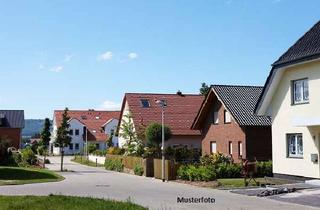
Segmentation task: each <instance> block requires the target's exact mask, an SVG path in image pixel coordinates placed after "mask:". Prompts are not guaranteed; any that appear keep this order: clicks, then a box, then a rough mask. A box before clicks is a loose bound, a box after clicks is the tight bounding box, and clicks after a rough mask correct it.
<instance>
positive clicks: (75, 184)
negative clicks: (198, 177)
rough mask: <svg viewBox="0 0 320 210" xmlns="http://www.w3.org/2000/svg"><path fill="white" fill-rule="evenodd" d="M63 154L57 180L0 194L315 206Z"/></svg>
mask: <svg viewBox="0 0 320 210" xmlns="http://www.w3.org/2000/svg"><path fill="white" fill-rule="evenodd" d="M49 159H50V161H51V164H48V165H47V166H48V168H49V169H51V170H59V166H60V165H59V162H60V159H59V157H50V158H49ZM70 160H71V157H65V166H64V167H65V168H67V169H68V170H72V171H73V172H62V173H60V172H59V173H60V174H61V175H62V176H64V177H65V180H63V181H61V182H53V183H40V184H27V185H16V186H14V185H13V186H0V194H1V195H48V194H50V193H52V194H63V195H74V196H90V197H98V198H108V199H115V200H127V199H130V200H131V201H133V202H135V203H138V204H140V205H143V206H146V207H149V208H150V209H160V210H163V209H172V210H176V209H190V210H191V209H192V210H193V209H219V210H224V209H226V210H227V209H228V210H233V209H237V210H244V209H246V210H249V209H252V210H257V209H266V210H278V209H288V210H304V209H315V208H312V207H307V206H302V205H298V204H291V203H284V202H280V201H275V200H270V199H266V198H258V197H249V196H245V195H239V194H233V193H230V192H228V191H224V190H215V189H207V188H200V187H195V186H189V185H186V184H180V183H175V182H165V183H163V182H161V180H157V179H153V178H146V177H139V176H134V175H129V174H124V173H118V172H113V171H107V170H105V169H103V168H94V167H88V166H84V165H80V164H77V163H74V162H71V161H70ZM177 197H186V198H192V197H194V198H201V197H206V198H207V197H210V198H214V199H215V203H206V204H204V203H196V204H186V203H177Z"/></svg>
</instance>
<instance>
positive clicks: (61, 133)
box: [54, 108, 71, 171]
mask: <svg viewBox="0 0 320 210" xmlns="http://www.w3.org/2000/svg"><path fill="white" fill-rule="evenodd" d="M68 111H69V110H68V108H65V110H64V112H63V114H62V122H61V124H60V126H59V127H58V130H57V136H56V139H55V142H54V144H55V146H56V147H59V148H60V154H61V167H60V170H61V171H63V156H64V148H65V147H68V146H69V145H70V142H71V137H70V136H69V127H70V125H69V122H68V121H69V119H70V117H69V116H68Z"/></svg>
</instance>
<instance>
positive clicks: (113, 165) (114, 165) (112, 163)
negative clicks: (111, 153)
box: [105, 158, 123, 172]
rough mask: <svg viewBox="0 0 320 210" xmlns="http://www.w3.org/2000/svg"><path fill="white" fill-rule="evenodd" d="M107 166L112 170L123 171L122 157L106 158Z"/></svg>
mask: <svg viewBox="0 0 320 210" xmlns="http://www.w3.org/2000/svg"><path fill="white" fill-rule="evenodd" d="M105 168H106V169H107V170H111V171H118V172H121V171H123V164H122V160H121V159H113V158H106V161H105Z"/></svg>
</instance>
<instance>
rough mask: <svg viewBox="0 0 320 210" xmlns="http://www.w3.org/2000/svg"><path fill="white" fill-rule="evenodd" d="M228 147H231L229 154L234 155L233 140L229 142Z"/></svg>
mask: <svg viewBox="0 0 320 210" xmlns="http://www.w3.org/2000/svg"><path fill="white" fill-rule="evenodd" d="M228 147H229V154H230V155H232V153H233V151H232V141H229V142H228Z"/></svg>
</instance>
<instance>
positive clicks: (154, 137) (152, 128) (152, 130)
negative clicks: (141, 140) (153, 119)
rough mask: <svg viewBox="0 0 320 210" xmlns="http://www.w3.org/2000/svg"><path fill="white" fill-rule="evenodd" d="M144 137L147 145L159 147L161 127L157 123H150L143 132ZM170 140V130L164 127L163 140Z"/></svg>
mask: <svg viewBox="0 0 320 210" xmlns="http://www.w3.org/2000/svg"><path fill="white" fill-rule="evenodd" d="M145 137H146V139H147V141H148V143H149V144H151V145H154V146H159V145H160V144H161V141H162V125H161V124H159V123H151V124H150V125H148V127H147V128H146V130H145ZM170 138H171V130H170V128H169V127H168V126H166V125H165V126H164V140H165V141H167V140H168V139H170Z"/></svg>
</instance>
